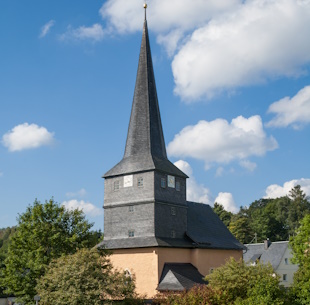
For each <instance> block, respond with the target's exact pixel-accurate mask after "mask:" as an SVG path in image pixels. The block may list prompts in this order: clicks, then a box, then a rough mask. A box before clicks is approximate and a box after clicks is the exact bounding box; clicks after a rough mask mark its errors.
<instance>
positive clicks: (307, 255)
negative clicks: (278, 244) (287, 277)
mask: <svg viewBox="0 0 310 305" xmlns="http://www.w3.org/2000/svg"><path fill="white" fill-rule="evenodd" d="M290 245H291V247H292V250H293V261H294V263H297V264H299V269H298V271H297V272H296V273H295V275H294V282H293V287H292V293H293V296H294V298H295V300H296V302H297V304H304V305H306V304H310V293H309V291H310V215H309V214H308V215H306V216H305V217H304V219H303V220H302V221H301V225H300V227H299V228H298V229H297V230H296V235H294V236H292V237H291V240H290Z"/></svg>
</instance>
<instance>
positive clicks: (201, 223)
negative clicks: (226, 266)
mask: <svg viewBox="0 0 310 305" xmlns="http://www.w3.org/2000/svg"><path fill="white" fill-rule="evenodd" d="M187 206H188V209H187V235H188V237H190V238H191V239H192V240H193V242H195V243H197V245H198V246H203V247H204V248H212V249H236V250H240V249H244V246H243V245H242V244H241V243H240V242H239V241H238V240H237V239H236V238H235V237H234V236H233V235H232V234H231V233H230V231H229V230H228V229H227V227H226V226H225V225H224V223H223V222H222V221H221V220H220V218H219V217H218V216H217V215H216V214H215V213H214V212H213V210H212V208H211V207H210V206H209V205H208V204H203V203H197V202H189V201H188V202H187Z"/></svg>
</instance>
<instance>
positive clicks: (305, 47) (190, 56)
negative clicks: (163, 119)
mask: <svg viewBox="0 0 310 305" xmlns="http://www.w3.org/2000/svg"><path fill="white" fill-rule="evenodd" d="M180 2H181V1H180ZM309 28H310V1H307V0H299V1H297V0H247V1H244V2H243V4H242V5H240V6H238V7H237V8H236V9H235V10H234V11H231V12H229V13H227V14H223V15H221V16H215V17H214V18H212V20H211V21H210V22H209V23H208V24H205V25H203V26H200V28H198V29H197V30H195V31H194V32H193V33H192V35H191V37H190V39H189V40H188V41H187V42H186V43H185V44H184V45H183V46H182V47H181V49H180V51H179V52H178V54H177V55H176V56H175V58H174V60H173V62H172V70H173V75H174V79H175V84H176V87H175V93H176V94H178V95H180V96H181V97H182V98H183V99H184V100H185V101H188V102H190V101H192V100H196V99H199V98H202V97H207V98H211V97H212V96H214V95H216V94H218V93H220V92H222V91H228V92H229V91H232V90H235V88H238V87H241V86H247V85H252V84H257V83H261V82H264V81H267V80H269V79H274V78H277V77H283V76H285V77H292V76H294V77H295V76H298V75H300V74H302V73H304V72H305V71H304V70H303V65H305V64H307V63H309V62H310V39H309V38H308V36H309V31H308V29H309Z"/></svg>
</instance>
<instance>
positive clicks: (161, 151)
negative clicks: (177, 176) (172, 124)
mask: <svg viewBox="0 0 310 305" xmlns="http://www.w3.org/2000/svg"><path fill="white" fill-rule="evenodd" d="M146 153H148V154H151V155H153V156H155V157H158V158H161V159H166V158H167V154H166V148H165V141H164V136H163V131H162V125H161V118H160V113H159V107H158V99H157V92H156V84H155V77H154V70H153V63H152V56H151V49H150V43H149V35H148V28H147V21H146V20H145V21H144V26H143V35H142V43H141V50H140V57H139V66H138V72H137V79H136V87H135V93H134V98H133V103H132V111H131V117H130V123H129V128H128V135H127V142H126V149H125V154H124V158H128V157H130V156H134V155H138V154H139V155H140V154H146Z"/></svg>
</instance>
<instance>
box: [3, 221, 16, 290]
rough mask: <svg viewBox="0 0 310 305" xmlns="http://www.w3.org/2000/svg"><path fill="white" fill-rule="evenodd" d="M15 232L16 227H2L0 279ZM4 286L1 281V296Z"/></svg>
mask: <svg viewBox="0 0 310 305" xmlns="http://www.w3.org/2000/svg"><path fill="white" fill-rule="evenodd" d="M14 232H15V227H12V228H9V227H8V228H6V229H0V279H1V278H3V270H4V268H5V265H4V261H5V258H6V257H7V252H8V247H9V244H10V242H11V237H12V235H13V234H14ZM4 290H5V288H4V287H1V283H0V296H3V295H5V294H4Z"/></svg>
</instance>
